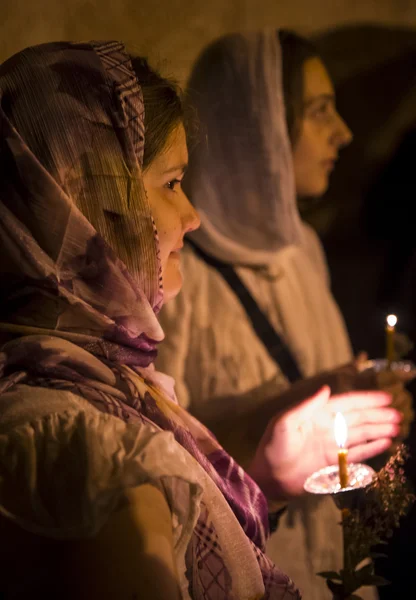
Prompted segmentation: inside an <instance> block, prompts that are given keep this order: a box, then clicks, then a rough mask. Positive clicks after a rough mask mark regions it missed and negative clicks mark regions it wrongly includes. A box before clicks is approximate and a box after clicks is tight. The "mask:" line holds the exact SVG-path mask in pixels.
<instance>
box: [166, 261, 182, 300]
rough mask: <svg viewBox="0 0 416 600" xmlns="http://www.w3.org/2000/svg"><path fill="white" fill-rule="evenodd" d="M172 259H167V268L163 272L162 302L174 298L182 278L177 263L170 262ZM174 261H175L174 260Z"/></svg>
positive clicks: (178, 290)
mask: <svg viewBox="0 0 416 600" xmlns="http://www.w3.org/2000/svg"><path fill="white" fill-rule="evenodd" d="M170 263H173V261H171V260H169V263H168V265H167V268H166V270H165V272H164V274H163V298H164V300H163V301H164V304H166V302H169V300H172V299H173V298H175V297H176V296H177V295H178V294H179V292H180V291H181V288H182V284H183V278H182V273H181V270H180V265H179V264H170ZM175 263H176V261H175Z"/></svg>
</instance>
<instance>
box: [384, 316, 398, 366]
mask: <svg viewBox="0 0 416 600" xmlns="http://www.w3.org/2000/svg"><path fill="white" fill-rule="evenodd" d="M396 323H397V317H396V315H388V317H387V325H386V358H387V362H388V363H389V365H390V363H392V362H393V360H394V328H395V327H396Z"/></svg>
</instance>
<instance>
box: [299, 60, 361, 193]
mask: <svg viewBox="0 0 416 600" xmlns="http://www.w3.org/2000/svg"><path fill="white" fill-rule="evenodd" d="M303 89H304V98H303V101H304V108H303V110H304V113H303V119H302V122H301V124H300V132H299V137H298V139H297V141H296V143H295V145H294V149H293V164H294V171H295V182H296V192H297V195H298V196H299V197H308V196H309V197H315V196H320V195H321V194H323V193H324V192H325V191H326V190H327V188H328V184H329V176H330V174H331V172H332V170H333V168H334V166H335V163H336V161H337V159H338V152H339V150H340V148H342V147H343V146H346V145H347V144H349V143H350V141H351V139H352V134H351V131H350V130H349V129H348V127H347V125H346V123H345V122H344V121H343V120H342V118H341V117H340V115H339V114H338V112H337V110H336V107H335V93H334V88H333V85H332V82H331V79H330V78H329V75H328V72H327V70H326V69H325V66H324V64H323V63H322V61H321V60H320V59H319V58H316V57H315V58H310V59H308V60H306V61H305V63H304V65H303Z"/></svg>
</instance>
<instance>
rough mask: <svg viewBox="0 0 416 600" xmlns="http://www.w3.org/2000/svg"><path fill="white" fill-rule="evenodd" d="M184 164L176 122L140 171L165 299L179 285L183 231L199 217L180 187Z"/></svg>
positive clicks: (180, 127)
mask: <svg viewBox="0 0 416 600" xmlns="http://www.w3.org/2000/svg"><path fill="white" fill-rule="evenodd" d="M187 165H188V149H187V146H186V135H185V129H184V126H183V125H182V124H180V125H178V127H176V129H174V131H172V133H171V135H170V136H169V138H168V140H167V143H166V146H165V150H164V151H163V152H162V153H161V154H159V155H158V156H156V158H155V159H154V160H153V162H152V163H151V164H150V165H149V166H148V168H147V169H146V171H145V172H144V174H143V181H144V186H145V189H146V192H147V196H148V198H149V202H150V206H151V210H152V215H153V218H154V220H155V223H156V227H157V231H158V234H159V248H160V259H161V263H162V275H163V290H164V300H165V302H166V301H168V300H170V299H171V298H173V297H174V296H176V294H177V293H178V292H179V290H180V289H181V286H182V274H181V271H180V250H181V248H182V246H183V238H184V235H185V233H187V232H189V231H193V230H194V229H197V227H199V222H200V221H199V217H198V214H197V212H196V210H195V209H194V207H193V206H192V204H191V203H190V202H189V200H188V198H187V197H186V195H185V193H184V192H183V190H182V178H183V176H184V173H185V169H186V167H187Z"/></svg>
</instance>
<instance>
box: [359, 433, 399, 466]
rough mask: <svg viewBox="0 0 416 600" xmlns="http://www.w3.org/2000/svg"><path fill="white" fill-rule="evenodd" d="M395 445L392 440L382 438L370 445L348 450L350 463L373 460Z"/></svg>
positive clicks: (361, 445) (369, 443)
mask: <svg viewBox="0 0 416 600" xmlns="http://www.w3.org/2000/svg"><path fill="white" fill-rule="evenodd" d="M392 443H393V440H392V439H391V438H381V439H379V440H375V441H373V442H368V444H360V445H359V446H355V447H354V448H351V450H348V461H349V462H362V461H365V460H368V459H369V458H373V457H374V456H377V455H378V454H381V453H382V452H386V450H388V449H389V448H390V447H391V445H392Z"/></svg>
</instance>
